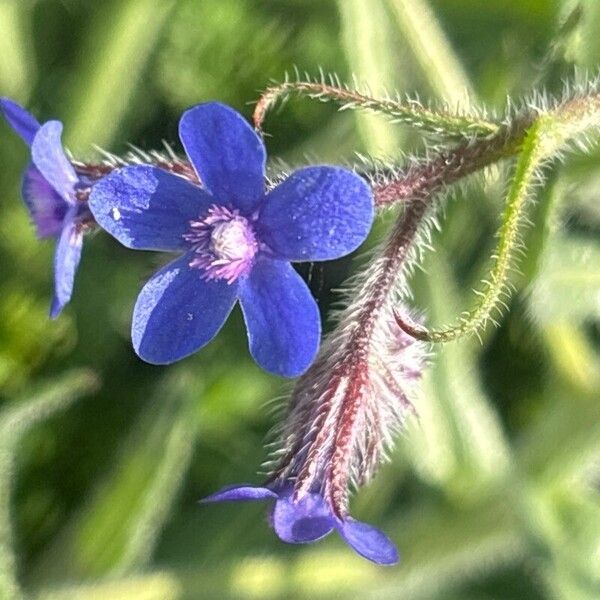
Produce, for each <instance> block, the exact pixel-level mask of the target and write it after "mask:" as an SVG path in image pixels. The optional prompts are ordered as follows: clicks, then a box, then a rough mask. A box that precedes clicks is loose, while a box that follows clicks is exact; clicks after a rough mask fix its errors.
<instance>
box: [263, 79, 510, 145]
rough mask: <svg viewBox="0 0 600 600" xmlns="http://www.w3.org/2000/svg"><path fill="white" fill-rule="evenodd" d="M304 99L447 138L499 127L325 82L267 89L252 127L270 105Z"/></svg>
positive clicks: (489, 132)
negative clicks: (371, 114) (379, 115)
mask: <svg viewBox="0 0 600 600" xmlns="http://www.w3.org/2000/svg"><path fill="white" fill-rule="evenodd" d="M294 94H295V95H298V96H306V97H308V98H312V99H316V100H321V101H323V102H335V103H336V104H339V105H340V106H341V107H342V109H348V108H360V109H363V110H370V111H373V112H376V113H382V114H384V115H387V116H388V117H390V118H392V119H393V121H395V122H398V123H402V124H405V125H410V126H412V127H415V128H416V129H420V130H421V131H424V132H426V133H430V134H435V135H437V136H440V137H446V138H464V137H477V136H489V135H493V134H495V133H496V132H497V131H498V130H499V128H500V125H499V124H498V123H494V122H492V121H488V120H485V119H482V118H480V117H477V116H470V115H461V114H453V113H451V112H449V111H444V110H440V111H434V110H431V109H429V108H426V107H424V106H422V105H421V104H420V103H419V102H418V101H416V100H409V99H407V100H406V101H404V102H400V101H398V100H393V99H391V98H383V99H378V98H373V97H372V96H369V95H366V94H362V93H360V92H358V91H356V90H352V89H350V88H347V87H343V86H337V85H331V84H326V83H324V82H316V81H315V82H313V81H297V82H284V83H281V84H278V85H274V86H271V87H268V88H267V89H266V90H265V91H264V92H263V94H262V95H261V97H260V99H259V100H258V102H257V103H256V107H255V109H254V115H253V119H254V125H255V127H256V128H257V129H258V130H260V129H262V125H263V122H264V120H265V117H266V114H267V112H268V111H269V109H270V108H272V107H273V105H274V104H275V103H276V102H277V101H279V100H284V99H286V98H288V97H290V96H292V95H294Z"/></svg>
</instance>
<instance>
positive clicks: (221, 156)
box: [179, 102, 266, 214]
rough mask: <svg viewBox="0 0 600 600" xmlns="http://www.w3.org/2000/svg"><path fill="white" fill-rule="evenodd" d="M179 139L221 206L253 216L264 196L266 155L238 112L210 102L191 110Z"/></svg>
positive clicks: (256, 137) (182, 124) (181, 129)
mask: <svg viewBox="0 0 600 600" xmlns="http://www.w3.org/2000/svg"><path fill="white" fill-rule="evenodd" d="M179 137H180V138H181V142H182V144H183V147H184V148H185V151H186V152H187V155H188V157H189V159H190V161H191V163H192V164H193V165H194V168H195V169H196V173H197V174H198V177H200V181H201V182H202V184H203V185H204V186H205V187H206V189H207V190H208V191H210V192H211V193H212V195H213V196H214V197H215V198H216V199H217V200H218V201H219V204H223V205H227V206H233V207H234V208H239V209H240V210H241V211H242V212H244V213H245V214H249V213H251V212H252V211H253V210H254V209H255V208H256V207H257V206H258V203H259V202H260V201H261V200H262V198H263V195H264V185H265V184H264V177H265V175H264V173H265V162H266V152H265V147H264V144H263V142H262V140H261V139H260V137H259V136H258V135H257V134H256V133H255V131H254V130H253V129H252V127H251V126H250V124H249V123H248V122H247V121H246V120H245V119H244V117H242V115H240V114H239V113H238V112H236V111H235V110H233V109H232V108H230V107H229V106H225V105H224V104H219V103H218V102H210V103H208V104H200V105H198V106H195V107H194V108H190V109H189V110H188V111H186V112H185V113H184V114H183V116H182V117H181V121H180V122H179Z"/></svg>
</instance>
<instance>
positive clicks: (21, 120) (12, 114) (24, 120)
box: [0, 96, 40, 146]
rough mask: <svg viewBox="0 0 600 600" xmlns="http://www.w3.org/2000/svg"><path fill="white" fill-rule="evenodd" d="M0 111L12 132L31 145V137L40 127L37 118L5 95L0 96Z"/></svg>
mask: <svg viewBox="0 0 600 600" xmlns="http://www.w3.org/2000/svg"><path fill="white" fill-rule="evenodd" d="M0 112H1V113H2V116H3V117H4V118H5V119H6V122H7V123H8V124H9V125H10V126H11V127H12V129H13V130H14V132H15V133H16V134H17V135H18V136H19V137H20V138H21V139H22V140H23V141H24V142H25V143H26V144H27V145H28V146H31V143H32V142H33V138H34V137H35V134H36V133H37V131H38V129H39V128H40V124H39V122H38V120H37V119H36V118H35V117H34V116H33V115H32V114H31V113H29V112H28V111H26V110H25V109H24V108H23V107H22V106H21V105H20V104H17V103H16V102H14V101H13V100H11V99H10V98H7V97H6V96H2V97H0Z"/></svg>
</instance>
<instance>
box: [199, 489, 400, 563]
mask: <svg viewBox="0 0 600 600" xmlns="http://www.w3.org/2000/svg"><path fill="white" fill-rule="evenodd" d="M251 500H275V505H274V507H273V510H272V512H271V525H272V527H273V529H274V530H275V533H276V534H277V535H278V536H279V538H280V539H281V540H283V541H284V542H288V543H290V544H306V543H309V542H316V541H317V540H320V539H321V538H323V537H325V536H326V535H328V534H329V533H331V531H333V530H334V529H336V530H337V531H338V533H339V534H340V535H341V536H342V538H343V540H344V541H345V542H346V543H347V544H348V545H349V546H350V547H351V548H352V549H354V550H355V551H356V552H358V554H360V555H361V556H364V557H365V558H367V559H368V560H371V561H373V562H375V563H377V564H380V565H394V564H396V563H397V562H398V560H399V556H398V551H397V549H396V547H395V546H394V544H393V543H392V542H391V540H390V539H389V538H388V537H387V536H386V535H385V534H384V533H383V532H381V531H379V529H377V528H375V527H373V526H371V525H368V524H367V523H362V522H361V521H356V520H355V519H353V518H352V517H350V516H344V517H340V516H336V515H335V514H334V513H333V511H332V510H331V508H330V507H329V505H328V503H327V502H326V501H325V499H324V498H323V496H322V495H321V494H319V493H306V494H304V495H303V496H301V497H300V498H295V497H294V491H293V488H292V486H291V485H284V486H280V487H274V488H273V489H272V488H270V487H254V486H250V485H239V486H234V487H227V488H224V489H222V490H221V491H219V492H217V493H215V494H212V495H211V496H208V497H207V498H204V499H203V500H202V502H205V503H209V502H231V501H251Z"/></svg>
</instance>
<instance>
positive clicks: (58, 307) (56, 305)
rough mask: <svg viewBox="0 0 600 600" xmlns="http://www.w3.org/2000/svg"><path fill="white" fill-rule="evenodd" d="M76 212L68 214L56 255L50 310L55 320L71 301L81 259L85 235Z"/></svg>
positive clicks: (72, 211) (71, 211)
mask: <svg viewBox="0 0 600 600" xmlns="http://www.w3.org/2000/svg"><path fill="white" fill-rule="evenodd" d="M75 212H76V210H75V209H71V210H70V212H69V214H67V216H66V218H65V223H64V226H63V230H62V232H61V234H60V237H59V238H58V243H57V245H56V252H55V254H54V298H53V299H52V306H51V308H50V316H51V317H52V318H53V319H55V318H56V317H58V315H59V314H60V312H61V311H62V309H63V307H64V306H65V304H67V302H69V300H70V299H71V294H72V293H73V283H74V281H75V272H76V271H77V267H78V265H79V260H80V259H81V248H82V246H83V233H82V232H81V230H80V228H79V227H78V225H77V223H76V221H75V220H74V219H73V216H74V215H75Z"/></svg>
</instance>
